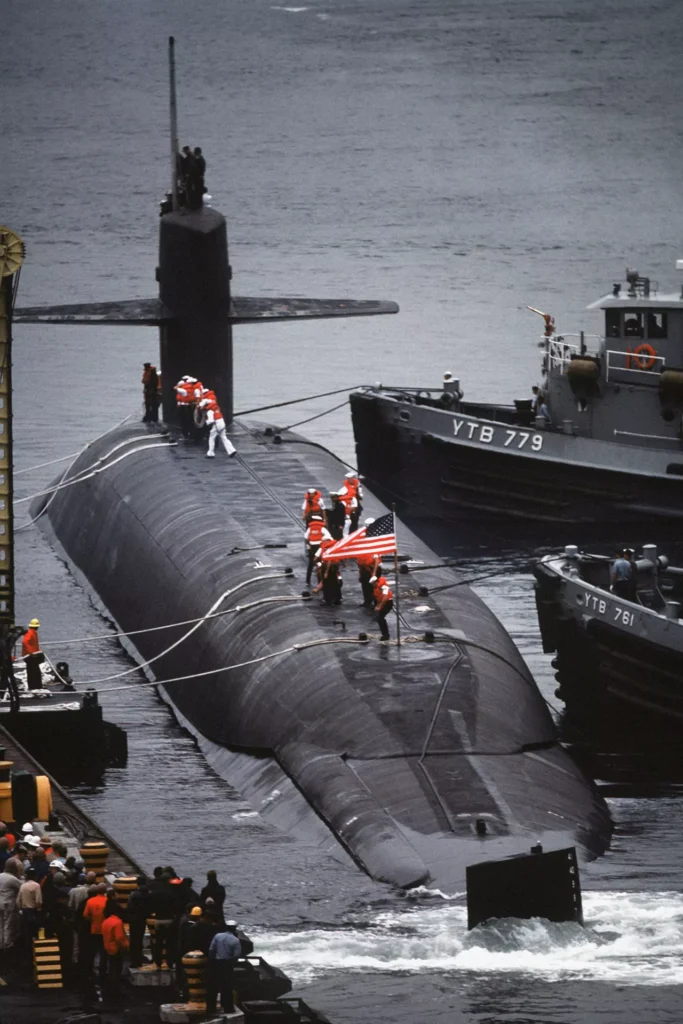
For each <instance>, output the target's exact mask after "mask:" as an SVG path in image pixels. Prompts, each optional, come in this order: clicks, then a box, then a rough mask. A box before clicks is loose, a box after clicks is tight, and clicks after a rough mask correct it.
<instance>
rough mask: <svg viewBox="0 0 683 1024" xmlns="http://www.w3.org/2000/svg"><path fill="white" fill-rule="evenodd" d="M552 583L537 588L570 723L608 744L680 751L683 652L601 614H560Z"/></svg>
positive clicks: (573, 730) (578, 732)
mask: <svg viewBox="0 0 683 1024" xmlns="http://www.w3.org/2000/svg"><path fill="white" fill-rule="evenodd" d="M549 586H550V587H551V586H552V581H546V580H544V579H541V581H540V582H539V583H537V585H536V603H537V609H538V617H539V624H540V626H541V634H542V637H543V649H544V650H545V651H546V652H547V653H550V652H556V658H555V660H554V662H553V664H554V666H555V668H556V676H555V678H556V679H557V682H558V684H559V685H558V690H557V696H558V697H559V698H560V699H561V700H562V701H563V702H564V704H565V708H566V723H565V724H566V728H567V731H568V732H569V734H570V735H572V737H573V738H575V739H581V738H582V737H585V738H589V739H590V740H591V741H592V742H593V743H595V744H597V745H598V746H601V747H602V748H603V749H621V750H625V751H631V752H634V751H645V752H648V751H649V752H651V753H652V752H658V753H660V754H661V755H662V756H663V757H667V758H668V757H670V756H671V755H672V754H675V753H677V752H678V755H679V758H680V760H681V761H683V752H681V751H679V747H680V739H681V736H682V735H683V654H681V653H679V652H677V651H675V650H672V649H670V648H666V647H663V646H662V645H661V644H657V643H653V642H652V641H651V640H648V639H646V638H644V637H642V636H639V635H634V634H633V633H629V632H626V631H625V630H623V629H619V628H616V627H614V626H612V625H610V624H609V623H607V622H603V621H601V620H599V619H597V618H589V619H587V620H585V621H580V620H578V619H576V618H573V617H570V616H567V615H565V614H564V612H563V608H562V604H561V600H560V598H559V596H557V595H553V594H549V593H548V588H549Z"/></svg>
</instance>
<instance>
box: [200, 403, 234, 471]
mask: <svg viewBox="0 0 683 1024" xmlns="http://www.w3.org/2000/svg"><path fill="white" fill-rule="evenodd" d="M197 408H198V409H203V410H204V412H205V413H206V422H207V423H208V424H209V426H210V427H211V430H210V432H209V450H208V451H207V453H206V457H207V459H213V458H215V456H216V438H217V437H219V438H220V440H221V444H222V445H223V447H224V448H225V450H226V452H227V453H228V455H229V456H232V455H235V454H236V451H237V449H236V448H235V446H234V444H232V442H231V441H230V439H229V438H228V436H227V434H226V432H225V420H224V419H223V413H222V412H221V409H220V406H219V404H218V402H217V400H216V396H215V395H214V393H213V391H209V389H208V388H204V389H203V391H202V397H201V399H200V400H199V402H198V403H197Z"/></svg>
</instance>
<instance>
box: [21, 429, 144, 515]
mask: <svg viewBox="0 0 683 1024" xmlns="http://www.w3.org/2000/svg"><path fill="white" fill-rule="evenodd" d="M132 415H133V413H129V415H128V416H124V418H123V419H122V420H119V422H118V423H115V424H114V426H113V427H108V428H107V430H105V431H103V432H102V433H101V434H98V435H97V437H94V438H93V439H92V441H88V443H87V444H86V445H84V446H83V448H81V450H80V452H77V453H76V456H75V457H74V462H75V461H76V459H78V458H79V457H80V456H81V455H82V454H83V452H85V451H87V449H88V448H90V447H92V445H94V444H96V443H97V442H98V441H101V440H102V438H103V437H106V436H107V434H110V433H111V432H112V431H113V430H118V428H119V427H122V426H123V424H124V423H127V422H128V420H129V419H130V418H131V416H132ZM114 450H116V449H114ZM110 454H111V453H110ZM66 457H67V458H69V457H70V456H66ZM104 458H107V456H106V455H105V456H104ZM55 461H56V462H62V461H63V459H56V460H55ZM74 462H72V463H71V465H69V466H67V467H66V469H65V470H64V472H63V473H62V475H61V477H60V478H59V483H60V484H61V483H63V482H64V480H65V478H66V475H67V473H68V472H69V470H70V469H71V466H73V465H74ZM44 465H46V466H49V465H50V463H49V462H46V463H44ZM33 468H34V469H36V468H38V467H36V466H34V467H33ZM41 468H42V467H41ZM27 472H28V471H27ZM78 475H79V476H80V475H81V474H78ZM56 493H57V492H56V491H55V492H54V494H53V495H52V497H51V498H50V500H49V501H47V502H46V503H45V504H44V505H43V507H42V508H41V510H40V512H39V513H38V515H37V516H34V518H33V519H29V521H28V522H27V523H23V524H22V525H21V526H16V527H15V528H14V532H15V533H19V532H20V531H21V530H27V529H28V528H29V526H33V524H34V523H37V522H38V520H39V519H40V517H41V516H43V515H45V513H46V512H47V510H48V508H49V507H50V505H51V504H52V500H53V498H54V496H55V494H56ZM15 504H17V502H13V505H15Z"/></svg>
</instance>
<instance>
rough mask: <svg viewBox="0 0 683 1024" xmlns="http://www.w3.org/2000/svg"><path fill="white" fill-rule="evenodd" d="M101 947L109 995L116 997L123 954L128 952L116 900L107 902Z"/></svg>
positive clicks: (121, 970)
mask: <svg viewBox="0 0 683 1024" xmlns="http://www.w3.org/2000/svg"><path fill="white" fill-rule="evenodd" d="M102 945H103V946H104V952H105V953H106V955H107V980H108V982H109V991H110V994H111V995H116V994H117V993H118V991H119V985H120V983H121V974H122V973H123V954H124V953H126V952H127V951H128V937H127V936H126V930H125V928H124V927H123V913H122V911H121V907H120V906H119V905H118V903H117V902H116V900H111V899H110V900H109V901H108V902H107V905H106V907H105V910H104V919H103V921H102Z"/></svg>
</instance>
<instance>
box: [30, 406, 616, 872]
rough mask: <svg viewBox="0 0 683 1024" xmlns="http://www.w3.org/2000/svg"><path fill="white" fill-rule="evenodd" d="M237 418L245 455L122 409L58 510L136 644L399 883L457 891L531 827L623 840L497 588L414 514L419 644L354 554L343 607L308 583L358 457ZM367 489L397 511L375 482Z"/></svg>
mask: <svg viewBox="0 0 683 1024" xmlns="http://www.w3.org/2000/svg"><path fill="white" fill-rule="evenodd" d="M230 436H231V438H232V440H233V442H234V444H235V445H236V447H237V449H238V454H237V456H235V457H234V458H232V459H229V458H228V457H227V456H226V454H225V453H224V452H223V451H222V450H219V451H218V452H217V456H216V458H215V459H206V458H205V455H204V450H203V446H202V447H200V446H198V445H197V444H195V443H192V442H186V441H183V440H180V441H179V442H178V443H177V444H174V445H171V444H169V441H168V438H167V437H166V436H164V435H163V434H162V433H161V431H160V429H159V428H156V427H147V426H144V425H142V424H134V425H129V426H126V427H124V428H119V429H118V430H117V431H116V432H115V433H113V434H110V435H107V436H106V437H105V438H104V439H102V440H100V441H98V442H97V443H96V444H94V445H93V446H91V447H90V448H89V449H88V451H87V452H86V453H84V454H83V455H82V456H81V457H80V458H79V460H77V462H76V464H75V466H74V467H73V471H74V472H78V471H79V470H80V471H82V472H83V476H82V478H80V480H81V482H79V483H76V484H74V485H73V486H67V487H65V488H63V489H61V490H60V491H58V492H57V494H56V495H55V498H54V500H53V501H52V502H51V503H50V507H49V509H47V507H46V511H47V513H48V514H47V515H45V516H43V517H42V519H41V523H43V524H44V523H45V522H46V520H48V521H49V527H48V528H49V530H50V531H51V532H52V534H53V538H54V539H56V541H57V542H58V544H59V545H60V546H61V547H62V548H63V550H64V551H65V553H66V555H67V557H68V558H69V560H70V561H71V562H72V563H73V564H74V565H75V567H76V569H77V571H78V574H79V576H80V578H81V579H82V580H83V581H84V582H85V583H86V584H87V585H88V587H89V589H90V590H91V591H94V592H95V594H96V595H97V597H98V599H99V601H100V602H101V603H102V604H103V605H104V608H105V609H106V611H107V613H108V614H109V615H111V616H112V617H113V618H114V620H115V621H116V622H117V624H118V625H119V626H120V628H122V629H124V630H129V631H130V630H134V629H140V628H145V629H149V630H151V632H149V633H145V634H142V635H139V636H136V637H135V638H134V640H133V642H134V644H135V653H136V656H137V657H138V659H139V660H142V661H144V662H150V661H151V659H154V663H153V665H148V667H147V672H148V674H149V675H150V676H151V674H152V673H153V676H152V678H154V679H156V680H158V681H159V682H161V683H163V684H164V689H165V691H166V693H167V694H168V696H169V699H170V701H171V703H172V704H173V706H174V708H175V710H176V712H177V713H178V714H179V716H180V717H181V720H182V721H183V722H184V724H187V723H189V724H190V725H191V727H192V728H193V729H194V730H195V731H196V732H197V733H198V734H200V735H201V736H203V737H205V738H206V739H208V740H209V741H211V742H213V743H215V744H219V745H221V746H223V747H227V748H229V749H232V750H238V751H243V752H245V753H247V754H250V755H256V757H263V756H269V757H275V758H276V760H277V763H278V764H279V766H280V767H281V769H282V770H283V771H284V772H285V773H286V775H287V776H289V778H290V779H291V780H292V781H293V782H294V784H295V786H296V788H297V789H298V791H299V792H300V793H301V794H303V796H304V798H305V800H306V801H307V802H308V804H309V805H310V806H311V807H312V808H313V809H314V811H315V813H316V814H317V815H318V816H319V818H321V819H322V821H323V822H324V823H325V825H326V826H327V828H328V829H329V830H330V832H331V833H332V835H333V836H334V837H336V839H337V840H339V842H340V843H341V844H342V846H343V848H344V849H346V851H347V852H348V853H350V855H351V856H352V857H353V858H354V859H355V860H356V861H357V862H358V863H359V864H361V865H362V866H363V867H364V868H365V870H367V871H368V872H369V873H370V874H371V875H373V877H376V878H379V879H381V880H385V881H391V882H394V883H395V884H398V885H412V884H416V883H418V882H422V881H426V880H431V881H433V882H436V883H437V884H443V885H448V886H449V887H450V888H451V891H452V889H453V887H454V886H455V887H456V888H457V887H463V885H464V871H465V867H466V865H467V864H468V863H475V862H477V861H481V860H482V859H488V858H500V857H501V856H506V855H508V854H513V853H520V852H523V851H525V850H526V849H527V847H528V845H529V840H530V839H532V840H536V839H540V840H541V841H542V842H543V845H544V847H545V848H546V849H553V848H560V847H564V846H567V845H572V844H573V843H578V845H579V847H580V849H581V850H582V851H583V853H584V854H588V855H596V854H599V853H601V852H603V851H604V849H605V848H606V846H607V845H608V842H609V834H610V823H609V815H608V814H607V811H606V808H605V807H604V804H603V803H602V801H601V800H600V798H599V797H598V796H597V794H596V793H595V791H594V789H592V788H591V787H590V785H589V784H588V783H587V782H586V780H585V779H584V778H583V776H582V775H581V773H580V771H579V770H578V769H577V768H576V766H575V765H574V764H573V762H572V761H571V759H570V758H569V756H568V755H567V754H566V752H565V751H564V750H563V749H562V748H561V747H560V746H559V744H558V743H557V739H556V734H555V730H554V727H553V724H552V720H551V718H550V716H549V714H548V711H547V708H546V707H545V705H544V703H543V700H542V698H541V696H540V694H539V693H538V690H537V689H536V686H535V684H534V682H533V680H532V678H531V676H530V675H529V672H528V670H527V668H526V666H525V665H524V662H523V660H522V659H521V656H520V655H519V653H518V652H517V650H516V648H515V647H514V644H513V643H512V641H511V639H510V637H509V636H508V635H507V633H506V632H505V630H504V629H503V628H502V626H501V625H500V623H498V622H497V620H496V619H495V618H494V616H493V615H492V614H491V612H490V611H489V610H488V609H487V608H486V606H485V605H484V604H483V602H482V601H481V600H480V599H479V598H478V597H477V596H476V595H475V594H474V593H473V592H472V591H471V590H470V589H469V588H467V587H464V586H459V585H456V586H454V584H457V582H458V581H457V576H456V575H455V574H454V572H453V570H452V569H450V568H446V567H444V566H442V565H440V564H439V563H438V560H437V559H436V557H435V555H434V553H433V552H432V551H430V549H429V548H427V547H426V546H425V545H424V544H422V543H421V542H420V541H419V540H418V539H417V538H416V537H415V536H414V535H412V534H411V533H410V532H409V531H408V530H407V529H405V528H403V527H402V525H401V524H400V523H398V524H397V538H398V545H399V555H400V557H401V558H402V559H406V560H409V561H408V565H409V569H410V571H409V573H408V575H401V577H400V603H401V620H402V641H403V642H402V644H401V646H400V647H398V646H397V645H396V644H395V643H391V644H380V643H378V642H377V640H378V634H377V631H376V629H374V628H373V626H372V623H371V622H370V620H369V616H368V613H367V611H366V610H364V609H362V608H360V607H358V606H359V604H360V600H361V594H360V588H359V586H358V584H357V582H356V572H355V564H354V563H347V567H344V591H343V604H342V605H341V606H340V607H335V608H328V607H325V606H323V605H322V604H321V603H320V602H319V600H318V599H316V598H314V599H313V600H304V599H303V598H302V591H303V589H304V587H305V582H304V580H305V567H306V561H305V555H304V540H303V523H302V520H301V502H302V497H303V494H304V492H305V490H306V488H307V487H310V486H313V485H316V486H318V487H320V488H321V489H322V490H329V489H333V488H336V487H338V486H339V484H340V483H341V481H342V479H343V475H344V472H345V470H346V467H345V466H344V464H343V463H341V462H340V461H339V460H338V459H337V458H336V457H334V456H333V455H331V454H330V453H329V452H327V451H326V450H325V449H323V448H321V447H320V446H318V445H316V444H315V443H314V442H312V441H308V440H306V439H305V438H302V437H300V436H298V435H295V434H290V433H287V432H283V433H282V435H281V440H280V441H279V442H278V440H277V436H273V434H271V435H270V436H268V435H267V434H266V433H265V432H264V426H263V424H253V423H249V424H243V423H235V424H234V425H233V427H232V430H231V434H230ZM155 449H156V450H155ZM65 482H66V483H67V484H68V481H65ZM364 505H365V508H364V514H365V515H372V516H374V517H375V518H376V517H378V516H380V515H382V514H383V513H385V512H386V511H387V510H386V508H385V507H384V506H382V505H381V504H380V503H379V501H377V500H376V499H375V498H374V497H373V496H372V495H366V499H365V502H364ZM40 507H41V506H40V505H38V506H36V507H34V510H33V514H34V515H35V514H36V512H37V511H39V510H40ZM272 545H280V546H278V547H273V546H272ZM287 568H291V570H293V572H292V573H290V574H287V573H286V572H285V570H286V569H287ZM417 570H420V571H419V573H418V572H417ZM385 575H387V576H388V577H389V579H390V582H392V577H391V575H390V573H389V572H387V571H386V569H385ZM392 587H393V589H394V592H395V593H396V586H395V584H394V583H392ZM425 588H426V589H425ZM209 615H210V616H211V617H210V620H209V618H208V617H209ZM195 620H201V621H197V622H195V625H193V626H192V627H191V628H190V629H188V624H189V623H191V622H193V621H195ZM169 623H175V624H178V623H184V625H173V626H170V627H169ZM390 629H391V632H392V635H393V636H395V621H394V622H390ZM427 630H429V631H431V632H432V633H433V634H434V635H435V642H429V640H427V639H425V632H426V631H427ZM361 633H367V634H368V636H369V637H370V639H369V640H367V641H361V640H359V639H358V637H359V634H361ZM190 636H192V641H191V642H188V640H189V638H190ZM285 816H286V815H285ZM281 819H282V815H281ZM291 827H296V821H293V822H292V825H291ZM482 828H483V832H482V831H481V830H482Z"/></svg>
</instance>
